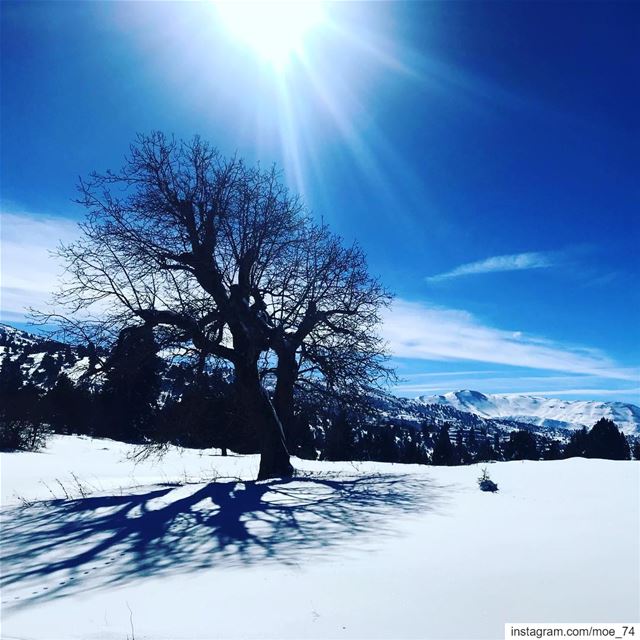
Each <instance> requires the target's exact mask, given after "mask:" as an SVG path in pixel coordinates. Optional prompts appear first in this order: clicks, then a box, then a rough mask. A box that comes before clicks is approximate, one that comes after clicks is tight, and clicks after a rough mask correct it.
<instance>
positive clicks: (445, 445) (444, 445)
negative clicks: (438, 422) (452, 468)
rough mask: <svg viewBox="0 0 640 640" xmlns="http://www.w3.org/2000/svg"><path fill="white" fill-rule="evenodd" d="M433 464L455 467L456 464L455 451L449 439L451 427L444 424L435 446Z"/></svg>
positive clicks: (432, 457)
mask: <svg viewBox="0 0 640 640" xmlns="http://www.w3.org/2000/svg"><path fill="white" fill-rule="evenodd" d="M431 462H432V464H435V465H453V464H455V463H456V456H455V451H454V449H453V445H452V444H451V439H450V438H449V425H447V424H443V425H442V427H441V429H440V431H439V432H438V435H437V437H436V442H435V444H434V446H433V454H432V456H431Z"/></svg>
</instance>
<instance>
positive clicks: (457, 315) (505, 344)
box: [383, 300, 638, 380]
mask: <svg viewBox="0 0 640 640" xmlns="http://www.w3.org/2000/svg"><path fill="white" fill-rule="evenodd" d="M383 333H384V336H385V338H386V340H387V342H388V344H389V347H390V349H391V352H392V354H393V355H394V356H396V357H398V358H415V359H420V360H440V361H443V360H445V361H446V360H459V361H475V362H485V363H493V364H502V365H511V366H516V367H527V368H530V369H540V370H546V371H563V372H568V373H578V374H582V375H594V376H599V377H601V378H607V379H618V380H637V376H638V373H637V370H636V371H633V370H629V369H625V368H624V367H621V366H619V365H618V364H617V363H615V362H613V361H612V360H611V359H610V358H608V357H607V356H606V355H605V354H603V353H602V352H600V351H598V350H595V349H589V348H584V347H574V346H569V345H562V344H558V343H556V342H553V341H551V340H548V339H545V338H541V337H537V336H529V335H526V334H523V333H522V332H520V331H507V330H504V329H498V328H495V327H491V326H488V325H486V324H483V323H482V322H480V321H479V320H478V319H477V318H475V317H474V316H473V315H471V314H470V313H468V312H466V311H462V310H459V309H446V308H441V307H429V306H426V305H425V304H422V303H416V302H409V301H406V300H397V301H396V302H395V304H394V306H393V308H392V309H391V310H389V311H387V312H386V314H385V317H384V327H383Z"/></svg>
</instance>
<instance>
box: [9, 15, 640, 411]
mask: <svg viewBox="0 0 640 640" xmlns="http://www.w3.org/2000/svg"><path fill="white" fill-rule="evenodd" d="M0 10H1V11H2V21H1V29H2V34H1V36H2V38H1V47H2V51H1V53H2V67H1V69H0V72H1V73H0V82H1V83H2V94H1V100H2V105H1V111H0V118H1V126H2V140H1V144H0V162H1V175H2V183H1V205H2V213H3V223H2V248H3V255H2V269H3V277H2V285H3V296H2V318H3V320H4V321H5V322H10V323H14V324H20V323H21V322H23V320H24V317H23V307H24V305H25V304H36V305H42V304H44V300H45V299H46V295H47V291H48V290H49V289H50V288H51V287H52V286H53V284H54V282H55V274H56V270H57V267H56V265H55V264H54V263H53V262H52V261H51V260H50V259H49V258H48V256H47V251H48V249H51V248H53V247H55V245H56V242H57V241H58V240H59V239H63V240H69V239H72V238H73V237H74V235H75V234H76V233H77V232H76V228H75V222H76V221H77V220H78V219H79V218H80V217H81V216H82V211H81V210H80V209H79V208H78V207H77V206H76V205H74V204H73V203H72V202H71V200H72V198H73V197H74V187H75V184H76V181H77V178H78V176H81V175H86V174H87V173H88V172H90V171H91V170H93V169H98V170H104V169H107V168H117V167H118V166H119V165H120V164H121V162H122V157H123V155H124V153H125V152H126V150H127V147H128V144H129V143H130V142H131V141H132V139H133V138H134V136H135V134H136V132H149V131H150V130H153V129H160V130H163V131H165V132H169V133H175V134H176V135H178V136H184V137H189V136H191V135H193V134H194V133H199V134H201V135H202V136H203V137H206V138H207V139H209V140H210V141H212V142H213V143H214V144H215V145H216V146H218V147H219V148H220V149H221V150H222V151H223V152H224V153H227V154H231V153H234V152H236V151H237V152H238V153H239V154H240V155H241V156H243V157H246V158H247V159H249V160H251V161H257V160H260V161H261V162H263V163H266V164H270V163H272V162H275V163H277V164H278V165H279V166H281V167H283V170H284V173H285V177H286V180H287V182H288V183H289V184H290V186H291V187H292V188H293V189H296V190H298V191H300V192H301V193H302V194H303V195H304V198H305V200H306V202H307V203H308V205H309V207H310V208H311V209H312V211H313V212H314V214H315V215H317V216H323V217H324V219H325V220H326V221H328V222H329V223H330V225H331V226H332V228H333V229H334V230H336V231H337V232H339V233H340V234H341V235H343V236H344V238H345V239H346V240H347V241H351V240H353V239H357V240H358V241H359V242H360V243H361V245H362V246H363V247H364V249H365V250H366V252H367V254H368V257H369V262H370V265H371V269H372V271H373V272H374V273H376V274H378V275H379V276H380V278H381V279H382V280H383V281H384V282H385V283H386V284H387V285H388V287H389V288H390V289H392V290H393V291H394V292H395V293H396V295H397V300H396V303H395V305H394V308H393V309H392V311H390V312H389V313H388V314H387V315H386V318H385V325H384V329H383V331H384V334H385V336H386V337H387V339H388V340H389V344H390V347H391V349H392V351H393V353H394V362H395V363H396V364H397V366H398V373H399V374H400V376H401V377H402V381H401V383H400V384H399V387H398V388H397V389H396V391H397V392H398V393H400V394H403V395H411V396H413V395H420V394H431V393H439V392H443V391H448V390H453V389H458V388H475V389H479V390H481V391H487V392H491V391H493V392H504V393H509V392H521V391H522V392H541V393H545V394H547V395H561V396H562V397H565V398H572V397H575V398H595V399H602V400H623V401H632V402H636V403H637V402H638V400H639V398H640V394H639V387H640V381H639V373H638V371H639V370H638V364H639V363H640V330H639V327H640V322H639V321H640V287H638V282H639V278H638V277H639V273H638V272H639V258H638V247H639V246H640V223H639V222H638V212H639V211H640V180H639V179H638V173H639V167H640V158H639V152H638V149H639V148H640V145H639V142H640V139H639V138H640V131H639V127H638V119H637V112H638V109H639V105H640V88H639V84H638V82H637V80H635V78H636V77H637V69H638V68H640V47H639V46H638V42H637V40H638V39H637V35H638V34H637V24H638V21H639V20H640V6H639V5H634V3H627V4H624V3H558V4H556V3H552V2H550V3H515V2H513V3H500V2H492V3H468V4H467V3H463V2H456V3H431V2H430V3H419V2H411V3H402V2H393V3H384V2H376V3H374V2H370V3H355V2H354V3H338V4H325V5H322V19H321V20H319V22H318V23H317V24H315V25H314V27H313V29H310V30H309V31H308V32H307V33H306V34H305V37H304V39H301V41H300V43H299V49H298V50H297V52H295V53H294V54H292V55H291V56H290V57H289V59H288V60H287V61H286V62H284V63H281V64H278V65H274V64H273V63H272V62H271V61H270V60H268V59H266V58H265V57H264V56H261V55H260V54H259V53H257V52H256V50H255V49H254V48H253V47H251V46H247V42H245V41H244V40H242V39H240V38H238V37H237V34H234V33H233V32H232V31H231V30H230V29H229V28H228V26H227V25H226V24H224V23H223V22H222V20H221V18H220V16H221V13H220V11H219V9H218V8H217V7H216V5H215V4H214V3H212V2H205V3H200V4H195V3H177V4H173V3H142V2H138V3H126V2H121V3H100V2H91V3H66V2H65V3H63V2H60V3H35V2H20V3H11V2H3V3H2V5H1V6H0ZM20 326H22V325H21V324H20Z"/></svg>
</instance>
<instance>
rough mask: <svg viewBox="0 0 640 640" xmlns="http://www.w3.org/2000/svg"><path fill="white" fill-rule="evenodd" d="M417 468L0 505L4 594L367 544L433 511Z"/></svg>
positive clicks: (32, 597)
mask: <svg viewBox="0 0 640 640" xmlns="http://www.w3.org/2000/svg"><path fill="white" fill-rule="evenodd" d="M448 491H449V489H447V488H446V487H443V486H438V485H436V484H434V483H433V482H432V481H431V480H429V479H428V478H425V477H419V476H409V475H405V474H403V475H364V476H362V475H361V476H354V477H351V478H344V477H337V476H335V477H332V476H331V475H321V476H318V475H316V476H314V477H307V478H296V479H294V480H289V481H278V480H276V481H270V482H240V481H232V482H213V483H211V484H207V485H201V484H198V485H194V484H192V485H182V486H177V487H176V486H161V487H160V488H156V489H154V490H152V491H148V492H147V493H141V494H128V495H111V496H102V497H87V498H83V499H78V500H56V501H50V502H46V503H40V504H37V505H33V506H29V507H17V508H13V509H5V510H4V511H3V513H2V518H3V526H2V539H3V544H2V565H1V567H2V576H1V578H0V585H1V586H2V589H3V598H2V602H3V605H4V606H5V607H7V606H9V607H21V606H24V605H26V604H29V603H33V602H35V601H42V600H49V599H53V598H56V597H60V596H64V595H68V594H70V593H74V592H77V591H79V590H83V591H84V590H87V589H93V588H99V587H104V586H107V585H110V584H119V583H124V582H127V581H129V580H132V579H135V578H141V577H145V576H158V575H166V574H169V573H174V572H178V571H195V570H198V569H204V568H208V567H216V566H221V567H222V566H242V565H252V564H256V563H267V562H277V563H284V564H290V565H296V564H298V563H301V562H304V561H305V560H306V559H308V558H309V557H318V556H330V555H331V554H332V553H333V552H335V550H336V548H337V547H338V546H340V545H342V546H344V545H347V546H348V545H351V546H352V547H353V548H356V545H357V548H358V549H362V548H363V546H364V547H365V548H366V547H367V545H369V546H370V548H371V549H375V546H376V544H377V543H379V541H380V538H381V537H387V536H392V535H394V533H396V534H397V528H396V527H395V526H394V524H397V522H398V518H399V516H400V515H402V514H411V513H423V512H426V511H433V510H434V509H436V508H438V507H439V505H441V504H442V502H443V500H444V498H445V495H446V493H447V492H448Z"/></svg>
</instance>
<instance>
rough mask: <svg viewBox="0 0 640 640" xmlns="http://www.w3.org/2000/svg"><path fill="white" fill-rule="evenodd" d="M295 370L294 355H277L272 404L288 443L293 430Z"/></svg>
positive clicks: (296, 369)
mask: <svg viewBox="0 0 640 640" xmlns="http://www.w3.org/2000/svg"><path fill="white" fill-rule="evenodd" d="M297 372H298V367H297V363H296V360H295V357H286V356H284V355H279V356H278V368H277V381H276V389H275V394H274V397H273V404H274V408H275V410H276V414H277V415H278V418H279V419H280V423H281V424H282V428H283V430H284V433H285V436H286V438H287V441H288V442H289V443H291V441H292V437H293V435H294V432H295V425H294V419H295V418H294V412H293V403H294V398H293V393H294V387H295V383H296V376H297Z"/></svg>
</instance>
